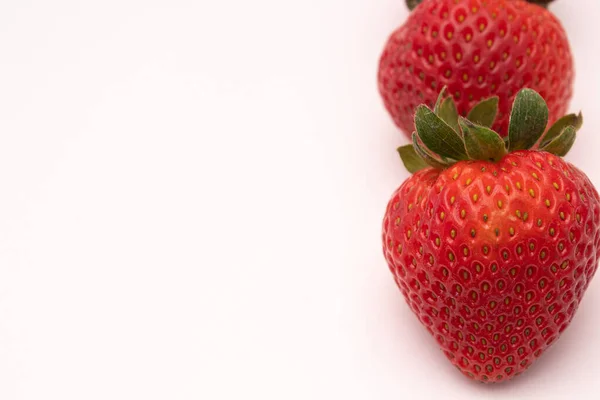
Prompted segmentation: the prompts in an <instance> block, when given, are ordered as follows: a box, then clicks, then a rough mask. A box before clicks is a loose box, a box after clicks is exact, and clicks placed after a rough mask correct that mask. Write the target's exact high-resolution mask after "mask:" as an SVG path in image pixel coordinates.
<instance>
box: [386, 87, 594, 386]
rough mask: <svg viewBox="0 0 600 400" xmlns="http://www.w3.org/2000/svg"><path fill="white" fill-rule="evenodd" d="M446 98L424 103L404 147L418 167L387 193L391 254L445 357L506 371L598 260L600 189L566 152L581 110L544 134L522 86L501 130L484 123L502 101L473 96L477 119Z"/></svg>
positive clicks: (571, 299) (527, 356)
mask: <svg viewBox="0 0 600 400" xmlns="http://www.w3.org/2000/svg"><path fill="white" fill-rule="evenodd" d="M444 96H445V91H442V94H441V95H440V98H439V99H438V101H437V102H436V106H435V108H434V110H431V109H430V108H428V107H427V106H425V105H421V106H419V107H418V108H417V111H416V115H415V124H416V129H417V131H416V133H414V134H413V145H411V146H404V147H401V148H399V152H400V155H401V156H402V158H403V161H404V163H405V165H406V166H407V168H408V169H409V171H411V172H413V173H414V175H412V177H410V178H409V179H407V180H406V181H405V182H404V183H403V184H402V185H401V186H400V187H399V188H398V189H397V190H396V192H395V193H394V194H393V196H392V198H391V200H390V201H389V203H388V206H387V210H386V213H385V218H384V222H383V249H384V255H385V258H386V260H387V263H388V265H389V269H390V270H391V272H392V274H393V276H394V279H395V281H396V283H397V285H398V287H399V289H400V291H401V293H402V294H403V295H404V297H405V299H406V301H407V303H408V305H409V306H410V308H411V309H412V311H413V312H414V313H415V314H416V315H417V317H418V319H419V320H420V321H421V323H422V324H423V325H425V327H426V328H427V330H428V331H429V332H430V333H431V334H432V335H433V336H434V337H435V339H436V340H437V343H438V344H439V346H440V347H441V349H442V350H443V352H444V353H445V354H446V356H447V357H448V358H449V359H450V361H451V362H452V363H453V364H454V365H455V366H456V367H458V369H459V370H460V371H462V372H463V373H464V374H465V375H467V376H469V377H471V378H473V379H476V380H479V381H483V382H500V381H506V380H508V379H510V378H512V377H514V376H516V375H519V374H520V373H521V372H523V371H525V370H526V369H527V368H528V367H529V366H530V365H531V364H532V363H533V362H534V361H535V360H537V359H538V358H539V357H540V356H541V355H542V353H544V351H546V350H547V349H548V347H549V346H550V345H551V344H552V343H554V342H555V341H556V340H557V339H558V338H559V336H560V335H561V333H562V332H563V331H564V330H565V329H566V328H567V327H568V326H569V324H570V322H571V321H572V319H573V317H574V315H575V312H576V311H577V308H578V306H579V304H580V303H581V301H582V297H583V295H584V293H585V291H586V289H587V287H588V285H589V283H590V281H591V279H592V277H593V276H594V273H595V272H596V268H597V265H598V257H599V256H600V197H599V196H598V193H597V191H596V189H595V188H594V187H593V185H592V183H590V181H589V179H588V178H587V177H586V175H585V174H584V173H583V172H581V171H580V170H579V169H577V168H576V167H574V166H573V165H571V164H569V163H568V162H566V161H564V160H563V159H562V158H561V156H564V155H565V154H566V153H567V151H568V150H569V149H570V148H571V146H572V144H573V142H574V140H575V134H576V131H577V129H579V127H580V126H581V122H582V117H581V114H579V115H575V114H571V115H567V116H566V117H563V118H561V119H559V120H558V121H557V122H556V123H555V124H554V125H553V126H552V127H551V128H550V129H549V130H548V131H547V132H546V133H545V135H543V137H542V134H543V132H544V131H545V127H546V124H547V120H548V108H547V106H546V104H545V102H544V100H543V98H542V97H541V96H540V95H539V94H538V93H536V92H535V91H533V90H531V89H522V90H521V91H519V93H518V94H517V96H516V98H515V101H514V106H513V109H512V113H511V117H510V126H509V129H508V138H507V139H506V140H505V139H502V138H501V136H500V135H499V134H498V133H496V132H494V131H493V130H491V129H489V127H487V126H491V125H492V123H493V122H494V120H493V118H492V116H493V115H494V114H495V108H496V105H497V99H490V100H486V101H484V102H482V103H481V104H479V105H478V106H477V110H478V111H477V115H476V119H477V120H478V121H480V123H474V122H473V121H470V120H468V119H465V118H462V117H458V115H457V114H456V111H455V108H454V107H452V106H451V105H450V103H452V99H451V98H450V97H449V98H447V99H444ZM486 125H487V126H486ZM540 137H541V139H540Z"/></svg>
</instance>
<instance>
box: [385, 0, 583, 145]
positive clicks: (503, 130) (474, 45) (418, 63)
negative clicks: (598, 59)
mask: <svg viewBox="0 0 600 400" xmlns="http://www.w3.org/2000/svg"><path fill="white" fill-rule="evenodd" d="M573 68H574V66H573V59H572V57H571V50H570V47H569V42H568V40H567V36H566V34H565V31H564V29H563V27H562V26H561V24H560V22H559V21H558V20H557V19H556V17H555V16H554V15H553V14H552V13H550V12H549V11H547V10H546V9H544V8H542V7H540V6H537V5H533V4H529V3H527V2H526V1H522V0H425V1H423V3H421V4H420V5H419V6H418V7H417V8H415V9H414V10H413V12H412V13H411V15H410V16H409V18H408V20H407V21H406V23H405V24H404V25H402V26H401V27H400V28H399V29H398V30H396V31H395V32H394V33H393V34H392V35H391V36H390V38H389V40H388V42H387V45H386V46H385V49H384V51H383V54H382V55H381V58H380V65H379V74H378V81H379V91H380V93H381V96H382V97H383V101H384V104H385V107H386V109H387V110H388V111H389V113H390V114H391V116H392V118H393V120H394V122H395V123H396V125H398V126H399V127H400V128H401V129H402V131H404V133H405V134H407V135H409V136H410V134H411V133H412V132H413V131H414V121H413V117H414V111H415V108H416V107H417V106H418V105H419V104H422V103H425V104H427V105H429V106H430V107H431V106H432V105H433V104H434V103H435V100H436V98H437V95H438V94H439V91H440V89H441V88H442V87H443V86H444V85H446V86H448V89H449V93H450V94H452V95H453V96H454V99H455V101H456V105H457V108H458V111H459V113H460V114H461V115H463V116H465V115H466V114H467V113H468V111H469V110H470V109H471V108H472V107H473V106H474V105H475V104H476V103H477V102H479V101H480V100H482V99H484V98H489V97H490V96H494V95H497V96H499V97H500V103H499V111H498V118H497V119H496V123H495V124H494V126H493V128H494V130H495V131H496V132H498V133H500V135H502V136H506V135H507V131H508V129H507V128H508V118H509V113H510V107H511V105H512V103H513V100H514V97H515V95H516V93H517V92H518V90H519V89H522V88H525V87H528V88H531V89H534V90H536V91H537V92H538V93H539V94H540V95H541V96H542V97H543V98H544V99H545V100H546V102H547V104H548V108H549V109H550V115H549V116H550V118H549V122H550V123H553V122H554V121H555V120H556V119H558V118H559V117H561V116H562V115H564V114H565V112H566V111H567V107H568V104H569V100H570V99H571V95H572V84H573V79H574V71H573Z"/></svg>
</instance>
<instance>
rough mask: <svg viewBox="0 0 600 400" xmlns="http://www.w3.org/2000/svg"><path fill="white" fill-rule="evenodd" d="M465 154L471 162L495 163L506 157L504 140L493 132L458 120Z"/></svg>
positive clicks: (462, 119) (461, 119)
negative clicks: (484, 161) (463, 140)
mask: <svg viewBox="0 0 600 400" xmlns="http://www.w3.org/2000/svg"><path fill="white" fill-rule="evenodd" d="M459 124H460V127H461V128H462V132H463V137H464V139H465V147H466V149H467V154H468V155H469V158H470V159H471V160H486V161H493V162H497V161H500V160H501V159H502V157H504V156H505V155H506V148H505V147H504V140H502V138H501V137H500V136H499V135H498V134H497V133H496V132H494V131H493V130H491V129H489V128H486V127H484V126H481V125H476V124H474V123H472V122H471V121H469V120H467V119H465V118H462V117H461V118H460V120H459Z"/></svg>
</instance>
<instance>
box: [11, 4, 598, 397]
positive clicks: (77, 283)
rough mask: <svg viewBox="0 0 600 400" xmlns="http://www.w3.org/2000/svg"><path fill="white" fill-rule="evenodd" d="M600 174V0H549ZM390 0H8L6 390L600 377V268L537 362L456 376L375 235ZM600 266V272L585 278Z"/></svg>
mask: <svg viewBox="0 0 600 400" xmlns="http://www.w3.org/2000/svg"><path fill="white" fill-rule="evenodd" d="M553 10H554V12H555V13H556V14H558V15H559V17H560V18H561V19H562V21H563V23H564V25H565V28H566V29H567V31H568V35H569V37H570V39H571V41H572V47H573V51H574V55H575V58H576V60H577V74H578V75H577V82H576V88H575V93H576V95H575V98H574V100H573V102H572V110H573V111H576V110H579V109H583V111H584V115H585V119H586V121H585V125H584V129H583V130H582V131H581V133H580V138H579V140H578V143H577V144H576V148H575V149H574V150H573V151H572V153H571V154H570V156H569V157H568V158H569V159H570V160H571V161H575V162H576V163H577V164H578V166H579V167H581V168H582V169H583V170H585V171H587V173H588V174H589V176H590V178H591V179H592V181H593V182H594V183H595V184H596V185H600V170H599V169H598V166H599V165H600V164H599V162H600V161H599V160H598V156H597V155H596V154H595V153H594V152H595V151H597V149H598V146H599V145H600V136H598V129H599V128H600V113H599V112H598V107H599V105H598V102H597V101H596V99H595V96H597V95H598V89H599V88H600V74H599V73H598V62H599V61H600V60H599V58H598V57H599V54H600V51H599V50H600V42H599V41H598V40H597V38H598V35H599V33H600V32H599V29H598V26H599V24H598V19H599V18H600V4H599V3H598V2H597V1H595V0H587V1H586V0H569V1H567V0H562V1H560V0H559V1H558V3H557V4H555V5H554V7H553ZM406 15H407V11H406V10H405V7H404V4H403V1H402V0H377V1H375V0H302V1H282V0H251V1H247V0H234V1H219V0H215V1H207V0H199V1H198V0H188V1H185V0H143V1H142V0H139V1H137V0H103V1H75V0H72V1H69V0H54V1H46V0H28V1H24V0H19V1H17V0H12V1H8V0H3V1H2V2H1V3H0V399H3V400H13V399H32V400H33V399H35V400H40V399H61V400H70V399H77V400H81V399H85V400H93V399H128V400H129V399H246V398H254V396H256V398H261V399H334V398H340V399H413V398H417V396H418V398H420V399H441V398H443V399H461V400H464V399H547V400H551V399H571V398H576V399H598V397H599V396H600V388H599V386H598V385H599V383H598V377H599V376H600V363H598V360H599V359H600V340H598V331H599V330H600V316H599V314H598V312H597V310H598V309H599V308H600V282H598V281H594V282H593V284H592V285H591V286H590V289H589V292H588V294H587V295H586V297H585V300H584V302H583V304H582V305H581V308H580V310H579V313H578V315H577V318H576V319H575V321H574V322H573V324H572V326H571V328H570V329H569V330H567V332H566V333H565V334H564V336H563V337H562V338H561V340H560V341H559V342H558V343H557V344H556V345H555V346H554V347H553V348H552V349H551V351H549V352H548V353H547V354H546V355H544V357H543V358H542V359H541V360H540V361H539V362H538V363H537V364H536V365H535V366H534V367H532V368H531V369H530V370H529V372H528V373H527V374H525V375H523V376H522V377H520V378H518V379H516V380H515V381H513V382H512V383H509V384H504V385H499V386H494V387H491V386H483V385H480V384H475V383H472V382H470V381H468V380H467V379H465V378H463V377H462V376H461V375H460V374H459V373H458V372H457V371H456V370H455V369H454V368H453V367H452V366H451V365H450V364H449V363H448V362H447V361H446V359H445V357H444V356H443V354H442V353H441V352H440V351H439V350H438V349H437V347H436V345H435V342H434V341H433V339H432V338H430V337H429V334H428V333H426V332H425V330H424V329H423V328H422V327H421V326H420V325H419V324H418V322H417V321H416V319H415V318H414V317H413V316H412V314H411V313H410V311H409V309H408V307H407V306H406V305H405V304H404V300H403V298H402V297H401V295H400V294H399V292H398V291H397V289H396V287H395V285H394V282H393V280H392V278H391V274H390V273H389V272H388V270H387V266H386V264H385V261H384V259H383V256H382V253H381V250H380V228H381V218H382V215H383V212H384V208H385V205H386V203H387V200H388V197H389V196H390V195H391V193H392V192H393V190H394V189H395V188H396V187H397V186H398V185H399V184H400V183H401V182H402V181H403V180H404V179H405V178H406V177H407V173H406V172H405V171H404V169H403V167H402V165H401V163H400V161H399V160H398V158H397V155H396V153H395V150H394V149H395V148H396V147H397V146H398V145H400V144H403V143H405V141H404V138H403V136H401V134H400V133H399V132H398V131H397V130H396V128H395V127H394V126H393V125H392V123H391V120H390V118H389V117H388V115H387V114H386V113H385V111H384V109H383V106H382V104H381V101H380V98H379V95H378V93H377V89H376V69H377V61H378V57H379V53H380V51H381V49H382V47H383V45H384V43H385V40H386V39H387V36H388V35H389V33H391V31H392V30H393V29H394V28H395V27H397V26H398V25H399V24H401V23H402V22H403V21H404V20H405V18H406ZM597 279H598V278H597Z"/></svg>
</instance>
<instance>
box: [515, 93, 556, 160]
mask: <svg viewBox="0 0 600 400" xmlns="http://www.w3.org/2000/svg"><path fill="white" fill-rule="evenodd" d="M547 124H548V106H547V105H546V102H545V101H544V99H543V98H542V96H540V95H539V94H538V93H537V92H535V91H534V90H531V89H523V90H521V91H520V92H519V93H518V94H517V97H516V98H515V102H514V104H513V109H512V113H511V114H510V124H509V127H508V146H509V147H508V149H509V150H510V151H515V150H523V149H529V148H531V147H532V146H533V145H534V144H535V143H536V142H537V141H538V139H539V138H540V136H542V134H543V133H544V129H546V125H547Z"/></svg>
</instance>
